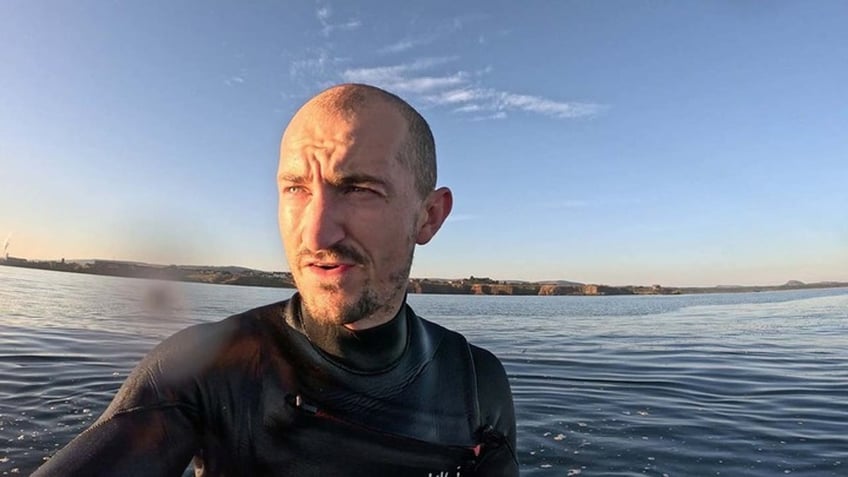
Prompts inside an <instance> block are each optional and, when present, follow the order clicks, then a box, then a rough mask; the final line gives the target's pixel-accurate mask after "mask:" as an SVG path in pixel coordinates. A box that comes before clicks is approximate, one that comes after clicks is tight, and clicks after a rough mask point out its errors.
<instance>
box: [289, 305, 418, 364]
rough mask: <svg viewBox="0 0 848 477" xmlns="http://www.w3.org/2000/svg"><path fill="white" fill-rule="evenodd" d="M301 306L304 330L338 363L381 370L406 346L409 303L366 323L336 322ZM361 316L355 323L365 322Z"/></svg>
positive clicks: (310, 339)
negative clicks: (363, 324) (324, 321)
mask: <svg viewBox="0 0 848 477" xmlns="http://www.w3.org/2000/svg"><path fill="white" fill-rule="evenodd" d="M299 308H300V320H298V321H299V324H300V326H299V328H300V331H301V332H302V333H303V334H304V335H306V337H307V338H308V339H309V341H311V342H312V344H313V345H315V346H317V347H318V348H319V349H320V350H321V351H323V352H324V354H325V355H328V357H329V358H330V359H332V360H333V361H336V362H337V363H339V364H341V365H343V366H345V367H348V368H352V369H355V370H358V371H369V372H373V371H379V370H382V369H386V368H388V367H390V366H392V365H393V364H394V363H395V362H396V361H397V360H398V359H399V358H400V357H401V355H403V353H404V351H405V350H406V346H407V342H408V335H409V333H408V329H407V328H408V327H407V318H406V306H405V304H403V303H402V304H401V305H400V306H399V307H398V308H399V310H398V311H397V312H396V313H395V314H394V315H391V316H388V317H387V318H386V317H380V318H379V319H375V320H371V317H369V318H368V319H366V320H369V321H368V322H366V323H365V326H364V327H351V326H348V325H332V324H326V323H322V322H320V321H318V320H316V319H315V318H314V317H311V316H310V315H309V314H308V313H307V312H306V310H305V308H304V307H303V306H299ZM362 321H365V320H360V321H358V322H356V323H353V324H354V325H359V324H361V322H362Z"/></svg>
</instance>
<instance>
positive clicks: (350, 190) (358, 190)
mask: <svg viewBox="0 0 848 477" xmlns="http://www.w3.org/2000/svg"><path fill="white" fill-rule="evenodd" d="M345 194H356V195H363V194H376V195H379V194H378V192H377V191H375V190H374V189H369V188H368V187H361V186H348V187H346V188H345Z"/></svg>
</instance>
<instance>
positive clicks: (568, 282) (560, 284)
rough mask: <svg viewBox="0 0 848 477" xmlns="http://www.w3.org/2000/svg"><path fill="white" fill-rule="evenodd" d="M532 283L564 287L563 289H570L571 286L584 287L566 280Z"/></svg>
mask: <svg viewBox="0 0 848 477" xmlns="http://www.w3.org/2000/svg"><path fill="white" fill-rule="evenodd" d="M534 283H538V284H539V285H559V286H564V287H571V286H574V287H576V286H581V285H585V283H580V282H570V281H568V280H546V281H542V282H534Z"/></svg>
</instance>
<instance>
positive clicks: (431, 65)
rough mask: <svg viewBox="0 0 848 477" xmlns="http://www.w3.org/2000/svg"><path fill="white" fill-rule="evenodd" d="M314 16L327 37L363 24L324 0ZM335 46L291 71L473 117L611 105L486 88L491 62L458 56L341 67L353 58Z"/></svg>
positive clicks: (405, 45) (412, 42)
mask: <svg viewBox="0 0 848 477" xmlns="http://www.w3.org/2000/svg"><path fill="white" fill-rule="evenodd" d="M315 16H316V18H317V19H318V22H319V23H320V25H321V33H322V34H323V35H324V36H325V37H327V36H329V35H330V34H331V33H332V32H334V31H338V30H345V29H355V28H358V27H359V26H360V25H361V22H359V20H356V19H354V20H348V21H346V22H341V23H339V22H334V12H333V10H332V7H330V6H329V5H326V4H323V3H319V7H318V8H317V10H316V12H315ZM478 20H480V19H479V18H477V17H468V18H463V17H460V18H455V19H453V20H452V21H451V22H447V23H444V24H443V25H442V26H441V27H439V28H437V29H436V31H435V32H433V33H431V34H425V35H420V36H417V37H416V36H410V37H407V38H403V39H401V40H399V41H397V42H395V43H392V44H389V45H387V46H384V47H382V48H379V49H377V52H378V53H381V54H389V53H402V52H405V51H408V50H411V49H413V48H415V47H417V46H422V45H425V44H428V43H432V42H435V41H437V40H439V39H442V38H443V37H444V36H446V35H448V34H451V33H455V32H459V31H461V30H463V29H464V28H465V24H466V23H468V22H473V21H478ZM332 45H333V44H332V42H330V41H329V40H328V41H327V44H325V45H324V47H322V48H316V49H312V50H311V51H309V56H308V57H306V58H304V59H299V60H296V61H293V62H292V63H291V64H290V67H289V71H290V73H291V75H292V76H293V77H300V78H310V79H311V81H312V82H313V83H316V82H317V83H319V84H320V85H321V86H327V85H329V84H332V83H333V82H335V81H338V79H339V78H341V80H343V81H345V82H349V83H367V84H372V85H375V86H378V87H381V88H384V89H387V90H389V91H393V92H396V93H400V94H403V95H404V96H406V97H409V98H410V99H412V100H414V101H417V102H419V103H423V104H424V105H427V106H431V107H437V108H447V109H448V110H449V111H451V112H453V113H454V114H457V115H461V116H464V117H466V118H468V119H470V120H473V121H484V120H499V119H505V118H507V117H508V116H509V115H510V114H516V113H523V114H539V115H543V116H547V117H550V118H555V119H572V118H581V117H592V116H596V115H598V114H601V113H603V112H604V111H606V110H607V109H608V106H605V105H602V104H597V103H591V102H579V101H564V100H561V99H557V98H552V97H546V96H541V95H533V94H525V93H519V92H513V91H504V90H499V89H494V88H489V87H486V85H485V83H486V78H487V77H488V76H490V75H491V74H492V71H493V69H492V67H491V66H486V67H484V68H476V69H463V68H461V67H460V68H457V67H456V66H455V65H456V63H458V62H459V60H460V58H459V57H456V56H442V57H438V56H437V57H421V58H418V59H414V60H411V61H407V62H401V63H395V64H384V65H377V66H355V67H347V68H343V69H342V70H341V71H339V67H340V66H341V64H342V63H343V62H344V63H346V64H352V62H351V60H350V59H341V58H338V57H335V56H334V55H333V54H332V51H333V49H334V47H333V46H332ZM372 51H373V50H372Z"/></svg>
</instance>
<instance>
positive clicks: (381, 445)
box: [35, 84, 518, 477]
mask: <svg viewBox="0 0 848 477" xmlns="http://www.w3.org/2000/svg"><path fill="white" fill-rule="evenodd" d="M277 181H278V186H279V193H280V195H279V221H280V233H281V235H282V238H283V243H284V245H285V249H286V256H287V259H288V262H289V266H290V268H291V271H292V275H293V277H294V280H295V284H296V286H297V290H298V292H297V293H296V294H295V295H294V296H293V297H292V298H291V299H290V300H287V301H284V302H281V303H276V304H272V305H268V306H264V307H261V308H257V309H254V310H251V311H248V312H245V313H242V314H240V315H235V316H232V317H230V318H228V319H226V320H224V321H221V322H218V323H210V324H203V325H199V326H194V327H191V328H188V329H186V330H184V331H182V332H180V333H177V334H176V335H174V336H173V337H171V338H169V339H167V340H165V341H164V342H163V343H162V344H160V345H159V346H158V347H157V348H156V349H154V350H153V351H152V352H151V353H150V354H149V355H148V356H147V357H146V358H145V359H144V360H143V361H142V362H141V364H140V365H139V366H138V367H137V368H136V369H135V370H134V371H133V373H132V374H131V375H130V377H129V378H128V379H127V381H126V382H125V383H124V385H123V386H122V388H121V390H120V391H119V392H118V394H117V396H116V397H115V399H114V400H113V401H112V403H111V404H110V406H109V407H108V409H107V410H106V412H105V413H104V414H103V416H101V417H100V418H99V419H98V420H97V422H95V424H94V425H92V426H91V428H89V429H88V430H86V431H85V432H84V433H82V434H81V435H80V436H79V437H77V438H76V439H74V440H73V441H72V442H71V443H70V444H68V446H67V447H66V448H64V449H63V450H61V451H60V452H59V453H57V454H56V456H55V457H53V458H52V459H50V460H49V461H48V462H47V463H46V464H45V465H44V466H43V467H42V468H40V469H39V470H38V471H37V472H36V474H35V475H37V476H48V475H50V476H52V475H62V476H78V475H79V476H82V475H85V476H96V475H108V476H112V475H115V476H118V475H120V476H127V475H130V476H132V475H152V476H159V475H162V476H166V475H180V474H181V473H182V471H183V470H184V469H185V467H186V465H187V464H188V462H189V461H190V460H191V459H192V457H193V458H194V465H195V472H196V475H203V476H234V475H245V476H253V475H257V476H259V475H270V476H276V475H292V476H319V475H321V476H336V475H339V476H345V475H350V476H380V475H401V476H421V477H432V476H442V477H444V476H448V475H450V476H451V477H453V476H460V477H464V476H472V475H481V476H489V475H510V476H511V475H517V474H518V463H517V460H516V458H515V418H514V411H513V405H512V397H511V394H510V390H509V384H508V382H507V379H506V374H505V373H504V370H503V367H502V366H501V364H500V362H499V361H498V360H497V358H495V357H494V356H493V355H492V354H490V353H489V352H487V351H485V350H482V349H480V348H477V347H475V346H472V345H469V344H468V343H467V342H466V341H465V339H464V338H463V337H462V336H461V335H459V334H457V333H454V332H451V331H448V330H446V329H444V328H442V327H440V326H438V325H435V324H433V323H430V322H427V321H425V320H423V319H421V318H419V317H418V316H416V315H415V313H414V312H413V311H412V309H411V308H409V306H408V305H406V301H405V298H406V287H407V283H408V279H409V271H410V267H411V265H412V256H413V250H414V248H415V245H416V244H421V245H423V244H425V243H427V242H428V241H430V239H431V238H433V236H434V235H435V234H436V232H437V231H438V230H439V228H440V227H441V225H442V223H443V222H444V220H445V219H446V218H447V216H448V214H449V213H450V210H451V206H452V200H453V199H452V196H451V192H450V190H449V189H447V188H439V189H436V188H435V184H436V162H435V146H434V143H433V137H432V133H431V132H430V128H429V126H428V125H427V123H426V121H424V119H423V118H422V117H421V116H420V115H419V114H418V112H416V111H415V110H414V109H413V108H412V107H411V106H409V105H408V104H407V103H406V102H404V101H403V100H401V99H400V98H398V97H397V96H394V95H392V94H390V93H388V92H386V91H383V90H380V89H378V88H375V87H372V86H366V85H357V84H346V85H340V86H336V87H333V88H330V89H328V90H326V91H324V92H322V93H320V94H319V95H318V96H316V97H315V98H313V99H311V100H310V101H309V102H307V103H306V104H305V105H304V106H303V107H302V108H301V109H300V110H299V111H298V112H297V113H296V114H295V116H294V118H293V119H292V120H291V122H290V123H289V126H288V128H287V129H286V131H285V133H284V135H283V139H282V144H281V146H280V165H279V171H278V178H277Z"/></svg>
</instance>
